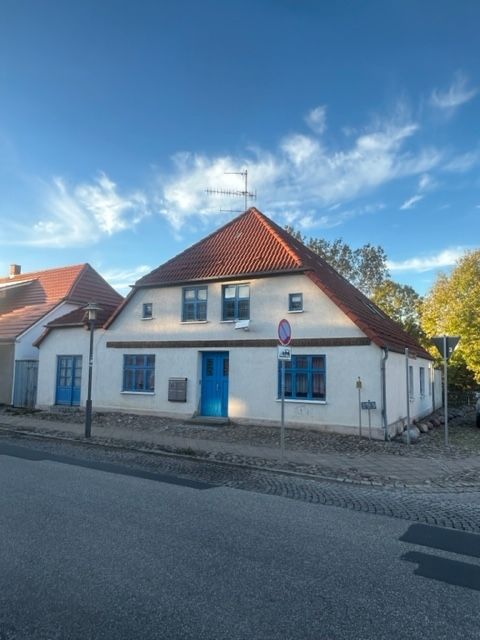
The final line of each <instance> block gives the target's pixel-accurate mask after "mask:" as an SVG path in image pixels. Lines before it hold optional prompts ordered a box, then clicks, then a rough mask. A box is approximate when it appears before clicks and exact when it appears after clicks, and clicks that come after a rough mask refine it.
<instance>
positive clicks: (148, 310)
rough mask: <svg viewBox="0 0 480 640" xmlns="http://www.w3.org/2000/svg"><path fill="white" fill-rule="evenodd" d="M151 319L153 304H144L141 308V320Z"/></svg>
mask: <svg viewBox="0 0 480 640" xmlns="http://www.w3.org/2000/svg"><path fill="white" fill-rule="evenodd" d="M152 318H153V303H152V302H144V303H143V306H142V320H151V319H152Z"/></svg>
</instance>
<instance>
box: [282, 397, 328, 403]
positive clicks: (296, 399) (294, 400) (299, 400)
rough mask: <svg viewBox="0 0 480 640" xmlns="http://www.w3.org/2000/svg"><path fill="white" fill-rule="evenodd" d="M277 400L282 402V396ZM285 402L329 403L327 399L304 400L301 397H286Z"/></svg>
mask: <svg viewBox="0 0 480 640" xmlns="http://www.w3.org/2000/svg"><path fill="white" fill-rule="evenodd" d="M275 401H276V402H281V401H282V399H281V398H276V400H275ZM285 402H289V403H291V404H299V403H301V404H327V401H326V400H303V399H301V398H293V399H292V398H285Z"/></svg>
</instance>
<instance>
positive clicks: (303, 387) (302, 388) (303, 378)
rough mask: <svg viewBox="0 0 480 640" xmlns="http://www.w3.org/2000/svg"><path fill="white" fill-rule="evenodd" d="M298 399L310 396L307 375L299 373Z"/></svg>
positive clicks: (297, 378) (297, 383)
mask: <svg viewBox="0 0 480 640" xmlns="http://www.w3.org/2000/svg"><path fill="white" fill-rule="evenodd" d="M296 387H297V389H296V391H297V394H296V395H297V398H306V397H307V396H308V376H307V374H306V373H297V376H296Z"/></svg>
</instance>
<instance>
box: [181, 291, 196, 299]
mask: <svg viewBox="0 0 480 640" xmlns="http://www.w3.org/2000/svg"><path fill="white" fill-rule="evenodd" d="M183 295H184V298H185V300H195V289H184V290H183Z"/></svg>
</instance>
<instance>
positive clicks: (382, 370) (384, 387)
mask: <svg viewBox="0 0 480 640" xmlns="http://www.w3.org/2000/svg"><path fill="white" fill-rule="evenodd" d="M387 360H388V347H384V348H383V358H382V361H381V363H380V375H381V380H382V422H383V429H384V433H385V441H387V440H390V436H389V435H388V421H387V367H386V362H387Z"/></svg>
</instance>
